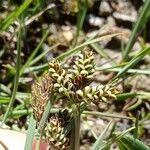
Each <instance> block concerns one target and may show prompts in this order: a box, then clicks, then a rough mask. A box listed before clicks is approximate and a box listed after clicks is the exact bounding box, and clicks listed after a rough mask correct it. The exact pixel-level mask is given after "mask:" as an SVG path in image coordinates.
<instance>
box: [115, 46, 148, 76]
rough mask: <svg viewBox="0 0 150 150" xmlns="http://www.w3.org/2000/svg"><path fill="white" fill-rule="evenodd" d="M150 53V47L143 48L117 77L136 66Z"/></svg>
mask: <svg viewBox="0 0 150 150" xmlns="http://www.w3.org/2000/svg"><path fill="white" fill-rule="evenodd" d="M149 53H150V47H147V48H145V49H144V50H142V51H141V52H140V53H139V54H138V55H137V56H135V57H134V58H133V59H132V60H131V61H130V62H129V63H128V64H127V65H126V66H125V67H124V68H123V69H122V70H121V71H120V72H119V73H118V74H117V75H116V76H115V77H114V79H117V78H119V77H121V76H122V75H123V74H124V73H126V72H127V70H128V69H130V68H132V67H133V66H135V65H136V64H137V63H138V62H139V61H140V60H141V59H142V58H143V57H144V56H145V55H147V54H149Z"/></svg>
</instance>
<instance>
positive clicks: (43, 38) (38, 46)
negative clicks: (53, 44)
mask: <svg viewBox="0 0 150 150" xmlns="http://www.w3.org/2000/svg"><path fill="white" fill-rule="evenodd" d="M48 34H49V31H47V32H46V33H45V34H44V36H43V37H42V39H41V41H40V42H39V44H38V45H37V47H36V48H35V49H34V51H33V52H32V54H31V55H30V57H29V58H28V60H27V62H26V63H25V64H24V65H23V67H22V68H21V71H20V75H22V74H23V73H24V70H25V69H26V68H27V67H29V65H30V63H31V61H32V59H33V58H34V57H35V55H36V53H37V52H38V50H39V49H40V47H41V46H42V44H43V42H44V41H45V39H46V37H47V36H48Z"/></svg>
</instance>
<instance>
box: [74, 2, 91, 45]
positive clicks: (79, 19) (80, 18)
mask: <svg viewBox="0 0 150 150" xmlns="http://www.w3.org/2000/svg"><path fill="white" fill-rule="evenodd" d="M78 7H79V13H78V16H77V32H76V37H75V42H74V44H73V45H74V46H76V44H77V41H78V37H79V33H80V31H81V29H82V26H83V23H84V20H85V17H86V12H87V7H88V1H87V0H84V1H83V2H82V0H78Z"/></svg>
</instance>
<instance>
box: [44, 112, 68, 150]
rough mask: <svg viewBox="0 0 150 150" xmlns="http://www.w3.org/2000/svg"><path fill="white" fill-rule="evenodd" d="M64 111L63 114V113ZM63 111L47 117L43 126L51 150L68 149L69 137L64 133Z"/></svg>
mask: <svg viewBox="0 0 150 150" xmlns="http://www.w3.org/2000/svg"><path fill="white" fill-rule="evenodd" d="M63 113H64V114H63ZM66 113H67V111H65V112H59V114H55V116H52V117H50V118H49V121H48V122H47V125H46V127H45V131H46V139H47V142H48V143H49V145H50V149H52V150H69V146H70V141H69V138H68V137H66V136H65V135H64V125H65V122H66V120H65V116H64V115H65V114H66Z"/></svg>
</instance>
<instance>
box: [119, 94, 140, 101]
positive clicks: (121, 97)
mask: <svg viewBox="0 0 150 150" xmlns="http://www.w3.org/2000/svg"><path fill="white" fill-rule="evenodd" d="M137 95H138V94H137V93H122V94H118V95H117V101H124V100H126V99H128V98H133V97H135V96H137Z"/></svg>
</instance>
